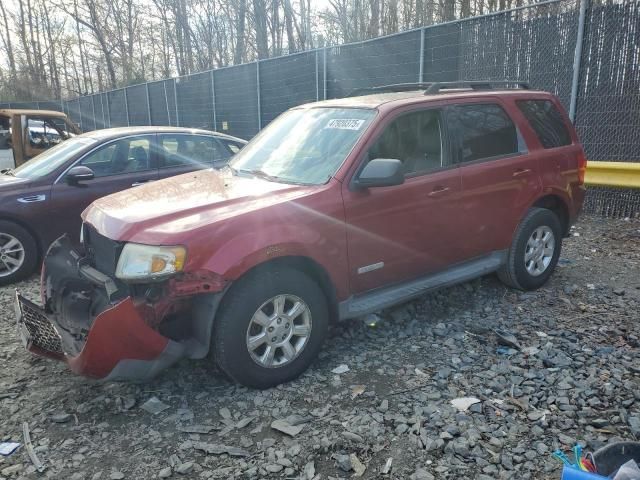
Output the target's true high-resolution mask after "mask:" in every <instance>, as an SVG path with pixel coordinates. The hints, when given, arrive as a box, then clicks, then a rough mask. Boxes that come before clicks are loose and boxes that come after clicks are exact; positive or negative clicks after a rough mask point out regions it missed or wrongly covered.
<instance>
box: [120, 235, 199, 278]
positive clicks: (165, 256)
mask: <svg viewBox="0 0 640 480" xmlns="http://www.w3.org/2000/svg"><path fill="white" fill-rule="evenodd" d="M186 256H187V251H186V250H185V248H184V247H181V246H175V247H165V246H156V245H143V244H140V243H127V244H125V246H124V248H123V249H122V253H121V254H120V258H119V259H118V266H117V267H116V277H118V278H119V279H121V280H154V279H156V278H161V277H166V276H167V275H171V274H173V273H176V272H180V271H182V269H183V268H184V261H185V258H186Z"/></svg>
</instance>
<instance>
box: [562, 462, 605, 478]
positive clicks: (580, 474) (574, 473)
mask: <svg viewBox="0 0 640 480" xmlns="http://www.w3.org/2000/svg"><path fill="white" fill-rule="evenodd" d="M560 478H561V480H607V479H608V478H609V477H603V476H602V475H598V474H597V473H591V472H585V471H584V470H579V469H577V468H574V467H567V466H566V465H565V466H564V468H563V469H562V477H560Z"/></svg>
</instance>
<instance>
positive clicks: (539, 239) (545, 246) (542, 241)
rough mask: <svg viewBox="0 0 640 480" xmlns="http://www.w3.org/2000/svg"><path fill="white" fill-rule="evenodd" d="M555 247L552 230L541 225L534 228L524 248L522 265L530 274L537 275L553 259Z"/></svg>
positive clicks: (541, 272)
mask: <svg viewBox="0 0 640 480" xmlns="http://www.w3.org/2000/svg"><path fill="white" fill-rule="evenodd" d="M555 248H556V238H555V236H554V235H553V230H551V228H549V227H547V226H546V225H542V226H540V227H538V228H536V229H535V230H534V231H533V233H531V236H530V237H529V240H528V241H527V246H526V247H525V250H524V265H525V267H526V269H527V272H529V274H530V275H532V276H534V277H537V276H539V275H542V274H543V273H544V272H545V271H546V270H547V268H548V267H549V265H550V264H551V260H552V259H553V253H554V252H555Z"/></svg>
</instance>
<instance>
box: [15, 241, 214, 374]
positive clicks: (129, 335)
mask: <svg viewBox="0 0 640 480" xmlns="http://www.w3.org/2000/svg"><path fill="white" fill-rule="evenodd" d="M41 282H42V285H41V288H42V292H41V293H42V301H43V304H44V308H42V307H40V306H38V305H36V304H34V303H33V302H31V301H29V300H27V299H26V298H24V297H23V296H21V295H20V294H19V293H18V292H16V299H15V302H16V308H15V309H16V317H17V323H18V331H19V334H20V336H21V338H22V341H23V343H24V345H25V347H26V348H27V350H29V351H31V352H32V353H34V354H37V355H41V356H46V357H49V358H53V359H56V360H62V361H64V362H66V363H67V364H68V365H69V367H70V368H71V370H73V371H74V372H76V373H78V374H82V375H86V376H89V377H93V378H97V379H106V380H116V379H118V380H123V379H127V380H145V379H149V378H151V377H153V376H154V375H155V374H157V373H158V372H160V371H161V370H163V369H164V368H166V367H168V366H170V365H171V364H173V363H174V362H176V361H177V360H179V359H180V358H182V357H185V356H188V357H191V358H200V357H202V356H204V355H206V352H207V351H208V347H209V340H208V338H206V335H210V331H211V330H210V325H208V323H211V324H212V321H210V322H207V321H206V318H209V319H211V320H212V318H213V317H212V316H211V315H212V313H213V311H214V310H215V307H217V296H216V295H209V296H200V298H195V297H193V298H190V299H189V300H193V301H191V302H188V303H192V304H193V306H194V308H193V309H190V310H189V312H188V313H193V314H194V315H193V317H194V318H195V319H196V321H191V319H190V323H189V325H190V326H195V333H197V336H198V337H204V338H205V340H204V341H200V342H199V341H195V340H194V339H193V338H189V337H188V336H182V338H176V339H172V338H169V336H167V335H163V334H162V333H161V330H162V329H161V328H160V325H159V323H160V322H158V324H153V322H152V321H150V319H152V318H155V317H154V315H153V313H154V305H152V304H150V302H149V301H148V300H146V299H145V298H144V297H143V296H140V295H137V294H135V292H134V291H133V289H130V288H129V287H128V286H127V285H126V284H122V283H120V282H119V281H117V280H116V279H113V278H111V277H109V276H107V275H105V274H103V273H101V272H100V271H98V270H96V269H95V268H93V267H92V266H91V265H89V264H88V263H87V261H86V258H83V257H82V256H81V255H79V254H78V253H77V252H75V251H74V250H73V248H72V246H71V244H70V242H69V240H68V239H67V237H61V238H60V239H58V240H57V241H56V242H54V243H53V244H52V246H51V247H50V248H49V251H48V252H47V255H46V257H45V261H44V266H43V270H42V276H41ZM156 288H160V286H156ZM168 297H171V295H169V296H168ZM163 298H164V302H165V303H164V304H163V312H166V311H167V310H168V307H167V305H169V306H171V305H172V301H173V300H174V299H172V298H169V302H167V295H165V296H164V297H163ZM180 300H184V299H178V300H177V301H176V302H173V303H180ZM182 304H183V305H184V302H182ZM198 319H200V320H198ZM159 320H162V319H159ZM190 330H194V328H191V329H190ZM190 333H193V332H190Z"/></svg>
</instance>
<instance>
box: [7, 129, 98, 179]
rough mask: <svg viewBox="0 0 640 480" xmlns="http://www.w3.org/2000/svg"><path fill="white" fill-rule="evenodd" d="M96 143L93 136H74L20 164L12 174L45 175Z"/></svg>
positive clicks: (22, 176) (30, 177)
mask: <svg viewBox="0 0 640 480" xmlns="http://www.w3.org/2000/svg"><path fill="white" fill-rule="evenodd" d="M95 143H96V140H94V139H93V138H87V137H75V138H72V139H70V140H67V141H65V142H62V143H59V144H58V145H56V146H55V147H53V148H50V149H49V150H45V151H44V152H42V153H41V154H40V155H38V156H36V157H33V158H32V159H31V160H29V161H28V162H26V163H24V164H22V165H20V166H19V167H18V168H16V169H15V170H12V171H11V174H12V175H15V176H16V177H20V178H29V179H36V178H41V177H44V176H45V175H49V174H50V173H51V172H53V171H54V170H56V169H57V168H58V167H60V166H61V165H63V164H64V163H65V162H66V161H67V160H69V158H71V157H72V156H74V155H75V154H77V153H78V152H80V151H81V150H83V149H84V148H86V147H88V146H90V145H93V144H95Z"/></svg>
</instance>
